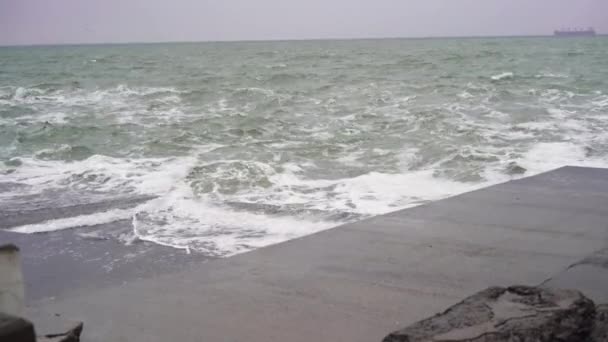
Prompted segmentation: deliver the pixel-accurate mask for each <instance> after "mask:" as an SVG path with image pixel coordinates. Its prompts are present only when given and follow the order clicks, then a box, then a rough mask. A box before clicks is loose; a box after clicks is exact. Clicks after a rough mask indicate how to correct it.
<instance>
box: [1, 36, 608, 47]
mask: <svg viewBox="0 0 608 342" xmlns="http://www.w3.org/2000/svg"><path fill="white" fill-rule="evenodd" d="M596 36H597V37H605V36H608V34H604V33H597V34H596ZM553 37H555V36H554V35H553V34H536V35H535V34H530V35H487V36H486V35H474V36H410V37H407V36H403V37H400V36H394V37H390V36H387V37H352V38H348V37H341V38H340V37H328V38H277V39H225V40H165V41H163V40H158V41H130V42H74V43H24V44H0V47H2V48H5V47H50V46H100V45H146V44H151V45H152V44H200V43H273V42H315V41H355V40H425V39H429V40H430V39H487V38H499V39H500V38H503V39H508V38H553Z"/></svg>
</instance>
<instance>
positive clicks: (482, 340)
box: [384, 286, 595, 342]
mask: <svg viewBox="0 0 608 342" xmlns="http://www.w3.org/2000/svg"><path fill="white" fill-rule="evenodd" d="M594 315H595V305H594V303H593V302H592V301H591V300H589V299H587V298H586V297H585V296H583V295H582V294H581V293H580V292H578V291H574V290H554V289H543V288H535V287H526V286H513V287H508V288H502V287H491V288H489V289H486V290H484V291H481V292H479V293H477V294H475V295H473V296H471V297H469V298H467V299H465V300H464V301H462V302H460V303H458V304H456V305H454V306H452V307H451V308H449V309H447V310H446V311H445V312H443V313H441V314H438V315H435V316H434V317H431V318H428V319H425V320H423V321H420V322H418V323H415V324H413V325H411V326H409V327H407V328H405V329H403V330H400V331H397V332H394V333H392V334H390V335H388V336H387V337H386V338H385V339H384V342H439V341H442V342H444V341H453V342H457V341H468V342H556V341H559V342H588V341H589V340H588V338H589V336H590V334H591V331H592V329H593V320H594Z"/></svg>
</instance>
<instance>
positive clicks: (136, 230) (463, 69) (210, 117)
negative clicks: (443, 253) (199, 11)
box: [0, 38, 608, 256]
mask: <svg viewBox="0 0 608 342" xmlns="http://www.w3.org/2000/svg"><path fill="white" fill-rule="evenodd" d="M607 130H608V39H607V38H595V39H552V38H545V39H541V38H534V39H452V40H441V39H433V40H365V41H310V42H306V41H302V42H252V43H191V44H142V45H115V46H112V45H104V46H62V47H21V48H18V47H4V48H0V183H4V184H13V186H10V187H5V189H4V190H3V191H0V204H2V205H3V206H4V207H5V208H6V207H28V206H30V207H32V206H33V207H44V206H48V205H53V206H62V205H68V204H72V203H74V202H79V201H85V202H86V201H97V200H99V199H104V198H106V199H112V198H123V197H129V196H140V195H150V196H152V197H154V198H153V199H151V200H149V201H147V202H145V203H143V204H140V205H139V206H137V207H136V208H131V209H113V210H108V211H104V212H97V213H94V214H90V215H82V216H77V217H71V218H67V219H65V218H64V219H56V220H49V221H46V222H42V223H38V224H35V225H23V226H19V227H13V228H11V229H12V230H15V231H19V232H24V233H37V232H45V231H51V230H57V229H70V228H76V227H80V226H90V225H95V224H99V223H106V222H112V221H116V220H124V219H129V220H132V225H133V235H134V237H135V238H140V239H144V240H148V241H154V242H156V243H159V244H163V245H169V246H174V247H176V248H184V249H189V250H192V251H197V252H201V253H206V254H208V255H213V256H228V255H233V254H236V253H240V252H243V251H247V250H251V249H254V248H258V247H262V246H265V245H269V244H273V243H277V242H280V241H284V240H287V239H291V238H295V237H299V236H303V235H307V234H311V233H314V232H317V231H320V230H323V229H327V228H331V227H334V226H337V225H339V224H342V223H345V222H350V221H354V220H358V219H362V218H365V217H369V216H372V215H377V214H382V213H386V212H390V211H394V210H398V209H402V208H407V207H411V206H415V205H419V204H422V203H426V202H428V201H432V200H437V199H440V198H444V197H447V196H450V195H455V194H458V193H462V192H466V191H470V190H473V189H477V188H480V187H483V186H487V185H490V184H495V183H499V182H503V181H507V180H510V179H513V178H517V177H522V176H529V175H533V174H536V173H539V172H542V171H547V170H550V169H553V168H556V167H559V166H563V165H567V164H568V165H587V166H601V167H608V132H607ZM15 184H17V186H16V185H15ZM48 194H53V195H52V196H50V197H49V196H48ZM57 194H65V195H64V196H57ZM24 195H25V196H24ZM23 198H27V199H28V201H24V200H23ZM33 198H38V199H39V200H37V201H32V199H33Z"/></svg>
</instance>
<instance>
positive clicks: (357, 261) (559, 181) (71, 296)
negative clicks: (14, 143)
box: [0, 167, 608, 342]
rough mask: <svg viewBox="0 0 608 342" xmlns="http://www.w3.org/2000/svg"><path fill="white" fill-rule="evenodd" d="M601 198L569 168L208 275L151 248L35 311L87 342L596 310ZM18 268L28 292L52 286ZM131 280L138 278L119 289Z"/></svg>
mask: <svg viewBox="0 0 608 342" xmlns="http://www.w3.org/2000/svg"><path fill="white" fill-rule="evenodd" d="M607 194H608V169H593V168H581V167H564V168H560V169H557V170H555V171H550V172H547V173H543V174H540V175H537V176H533V177H529V178H523V179H519V180H515V181H510V182H507V183H503V184H499V185H495V186H491V187H488V188H484V189H480V190H476V191H473V192H469V193H465V194H462V195H458V196H455V197H451V198H448V199H444V200H440V201H436V202H432V203H430V204H426V205H422V206H419V207H415V208H411V209H405V210H401V211H397V212H394V213H390V214H386V215H380V216H376V217H373V218H370V219H366V220H362V221H359V222H355V223H351V224H346V225H343V226H340V227H337V228H334V229H329V230H326V231H322V232H319V233H316V234H312V235H308V236H305V237H302V238H298V239H294V240H290V241H287V242H284V243H280V244H276V245H273V246H269V247H265V248H261V249H257V250H254V251H252V252H248V253H244V254H240V255H237V256H234V257H230V258H223V259H217V260H214V261H212V262H204V261H202V262H201V261H190V262H189V263H188V264H187V265H185V264H182V263H180V261H181V260H182V259H180V256H178V257H176V258H172V257H166V258H163V257H160V260H164V261H163V262H164V263H158V262H156V261H157V260H158V255H162V254H163V253H164V252H160V251H161V250H162V249H159V248H155V249H154V250H156V251H157V252H155V253H160V254H154V253H152V254H148V255H147V257H140V258H139V259H137V261H136V262H134V263H132V264H130V266H129V267H124V268H122V270H123V271H124V272H118V271H116V273H114V276H115V278H113V279H110V280H111V281H108V282H104V281H101V282H100V281H98V279H96V276H98V275H96V274H95V273H94V272H89V273H87V275H88V276H87V275H85V277H84V278H82V279H80V281H81V282H80V283H78V282H76V283H71V284H64V286H65V291H64V292H63V293H62V294H61V295H58V296H50V293H47V296H46V297H45V296H42V297H39V298H46V299H40V300H35V301H33V302H32V301H30V310H34V311H42V312H48V313H55V314H61V315H62V316H64V317H70V318H74V319H78V320H82V321H83V322H84V323H85V326H86V328H85V329H84V333H83V336H84V340H85V341H92V342H93V341H104V340H128V341H146V342H150V341H167V340H184V341H186V340H210V341H212V340H245V339H247V340H250V341H260V342H261V341H264V342H269V341H284V340H286V339H289V340H292V341H310V340H318V341H325V340H327V341H329V340H332V341H370V340H371V341H373V340H377V341H379V340H381V338H382V337H383V336H385V335H386V334H387V333H389V332H390V331H394V330H395V329H400V328H402V327H403V326H406V325H408V324H411V323H413V322H415V321H417V320H420V319H422V318H424V317H427V316H430V315H432V314H434V313H436V312H439V311H441V310H443V309H445V308H447V307H448V306H450V305H453V304H454V303H456V302H458V301H459V300H461V299H462V298H464V297H466V296H469V295H471V294H473V293H474V292H476V291H479V290H481V289H484V288H487V287H488V286H509V285H511V284H522V285H532V286H536V285H540V284H544V285H545V286H549V287H564V286H567V287H569V288H576V289H579V290H581V291H583V293H585V294H586V295H588V296H589V297H590V298H591V299H593V300H595V301H596V304H601V303H602V301H608V293H607V291H605V290H604V289H605V288H606V286H608V258H606V256H608V254H607V253H606V251H607V250H608V243H607V242H608V240H607V239H606V237H607V235H606V234H607V231H606V226H605V222H606V221H607V220H608V213H606V211H605V208H606V205H608V195H607ZM0 233H1V232H0ZM64 233H65V232H63V233H61V234H64ZM61 234H59V235H61ZM22 236H23V237H25V238H26V239H27V238H32V237H34V238H35V235H33V236H32V235H22ZM56 239H58V240H59V241H60V244H64V245H68V246H72V245H73V244H74V243H76V242H75V241H71V242H70V241H69V240H68V241H65V240H64V238H62V237H61V236H57V237H56ZM16 242H17V244H18V243H19V241H16ZM81 242H82V241H81ZM39 243H40V242H39ZM96 243H97V242H96ZM51 245H52V244H51ZM83 245H85V244H83ZM100 245H101V244H100ZM54 246H55V247H56V246H57V245H54ZM142 246H145V244H142ZM49 247H50V246H45V245H44V244H42V245H37V244H32V245H31V247H30V248H32V249H35V250H36V251H39V252H43V251H44V250H47V249H49ZM51 248H52V247H51ZM131 248H132V246H131ZM81 252H91V251H90V250H89V249H88V248H83V249H82V250H81ZM29 253H30V251H28V249H27V246H26V248H24V249H23V256H24V258H26V259H27V258H30V256H28V254H29ZM74 255H78V252H76V253H75V254H72V256H74ZM184 255H185V254H184ZM191 256H192V255H190V256H188V257H191ZM31 257H33V258H34V259H35V258H37V257H36V256H31ZM38 257H43V256H41V255H38ZM55 260H56V261H58V263H56V264H55V267H62V268H63V272H64V273H69V271H70V270H69V265H70V264H69V263H66V264H62V263H61V262H59V260H60V259H55ZM165 261H167V262H165ZM73 262H74V265H75V264H76V263H77V261H73ZM24 264H25V273H26V274H25V277H26V282H33V281H35V282H40V283H44V282H45V279H43V278H41V277H39V278H38V279H36V280H33V279H28V271H27V269H28V261H24ZM66 265H67V266H66ZM161 265H162V267H160V266H161ZM175 265H178V266H179V270H178V269H176V268H175V267H173V268H172V267H171V266H175ZM30 267H31V265H30ZM51 268H52V265H51ZM129 270H138V271H140V270H141V271H142V272H143V273H142V274H141V276H137V277H132V278H129V279H120V281H119V280H118V279H117V278H116V277H120V276H123V275H128V276H131V275H133V273H130V272H128V271H129ZM49 271H52V270H49ZM74 271H75V270H74ZM29 272H32V268H30V271H29ZM74 273H76V272H72V275H74ZM30 274H32V273H30ZM50 278H51V277H49V279H50ZM110 278H111V277H110ZM103 279H105V278H103ZM577 279H585V281H584V282H582V283H581V282H579V281H578V280H577ZM60 285H61V284H59V283H57V284H56V288H60ZM41 286H44V285H41ZM70 287H71V288H70ZM47 292H49V291H47ZM53 297H55V298H53Z"/></svg>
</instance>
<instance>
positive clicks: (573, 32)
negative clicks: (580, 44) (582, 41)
mask: <svg viewBox="0 0 608 342" xmlns="http://www.w3.org/2000/svg"><path fill="white" fill-rule="evenodd" d="M554 36H556V37H595V36H596V33H595V30H594V29H593V28H592V27H590V28H588V29H565V30H556V31H555V32H554Z"/></svg>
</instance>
